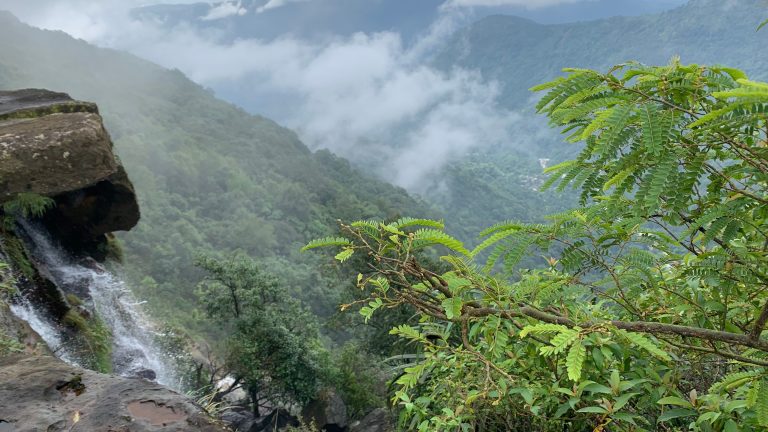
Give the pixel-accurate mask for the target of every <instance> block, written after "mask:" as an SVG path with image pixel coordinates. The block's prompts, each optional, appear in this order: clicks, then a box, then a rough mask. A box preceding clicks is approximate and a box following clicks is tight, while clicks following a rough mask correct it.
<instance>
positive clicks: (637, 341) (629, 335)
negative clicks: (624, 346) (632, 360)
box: [616, 330, 672, 361]
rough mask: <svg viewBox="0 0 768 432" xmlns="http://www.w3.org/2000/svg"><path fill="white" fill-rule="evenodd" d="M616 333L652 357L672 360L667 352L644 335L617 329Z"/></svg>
mask: <svg viewBox="0 0 768 432" xmlns="http://www.w3.org/2000/svg"><path fill="white" fill-rule="evenodd" d="M616 333H618V334H619V335H621V336H623V337H624V338H625V339H626V340H628V341H629V342H631V343H632V344H633V345H635V346H637V347H640V348H642V349H644V350H646V351H647V352H648V353H650V354H651V355H653V356H654V357H656V358H658V359H661V360H664V361H672V358H671V357H670V356H669V354H667V353H666V352H664V351H663V350H662V349H661V348H659V347H657V346H656V344H654V343H653V342H651V341H650V340H649V339H648V338H646V337H645V336H643V335H641V334H639V333H633V332H628V331H626V330H618V331H617V332H616Z"/></svg>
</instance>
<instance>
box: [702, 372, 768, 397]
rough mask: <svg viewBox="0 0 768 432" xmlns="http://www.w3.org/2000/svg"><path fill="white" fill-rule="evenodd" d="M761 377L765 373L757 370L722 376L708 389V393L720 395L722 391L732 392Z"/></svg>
mask: <svg viewBox="0 0 768 432" xmlns="http://www.w3.org/2000/svg"><path fill="white" fill-rule="evenodd" d="M763 375H765V371H763V370H758V369H755V370H750V371H744V372H733V373H730V374H728V375H726V376H724V377H723V378H722V379H721V380H720V381H718V382H716V383H715V384H713V385H712V386H711V387H710V388H709V392H710V393H721V392H724V391H728V390H732V389H734V388H736V387H739V386H741V385H744V384H746V383H748V382H750V381H755V380H757V379H759V378H760V377H762V376H763Z"/></svg>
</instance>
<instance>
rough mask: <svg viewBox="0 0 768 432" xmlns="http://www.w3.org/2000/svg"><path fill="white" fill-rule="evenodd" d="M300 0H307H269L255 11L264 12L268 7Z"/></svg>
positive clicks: (280, 5)
mask: <svg viewBox="0 0 768 432" xmlns="http://www.w3.org/2000/svg"><path fill="white" fill-rule="evenodd" d="M302 1H309V0H269V1H267V3H266V4H265V5H264V6H261V7H259V8H257V9H256V12H257V13H261V12H265V11H268V10H270V9H276V8H279V7H282V6H285V5H287V4H288V3H298V2H302Z"/></svg>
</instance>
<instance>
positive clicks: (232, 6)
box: [200, 0, 248, 21]
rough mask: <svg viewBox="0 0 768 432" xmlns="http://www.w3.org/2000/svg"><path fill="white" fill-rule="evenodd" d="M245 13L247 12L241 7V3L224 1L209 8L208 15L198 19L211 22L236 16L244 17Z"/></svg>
mask: <svg viewBox="0 0 768 432" xmlns="http://www.w3.org/2000/svg"><path fill="white" fill-rule="evenodd" d="M246 12H248V11H247V10H246V9H245V8H244V7H243V5H242V1H240V0H238V1H237V2H233V1H225V2H222V3H219V4H217V5H214V6H211V10H209V11H208V14H207V15H205V16H204V17H202V18H200V19H201V20H203V21H213V20H218V19H222V18H227V17H231V16H236V15H245V14H246Z"/></svg>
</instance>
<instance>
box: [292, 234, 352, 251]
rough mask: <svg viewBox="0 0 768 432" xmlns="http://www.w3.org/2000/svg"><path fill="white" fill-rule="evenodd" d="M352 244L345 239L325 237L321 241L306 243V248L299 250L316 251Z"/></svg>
mask: <svg viewBox="0 0 768 432" xmlns="http://www.w3.org/2000/svg"><path fill="white" fill-rule="evenodd" d="M351 245H352V242H351V241H349V240H348V239H345V238H344V237H325V238H321V239H315V240H312V241H311V242H309V243H307V245H306V246H304V247H303V248H301V251H302V252H304V251H308V250H310V249H317V248H321V247H331V246H351Z"/></svg>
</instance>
